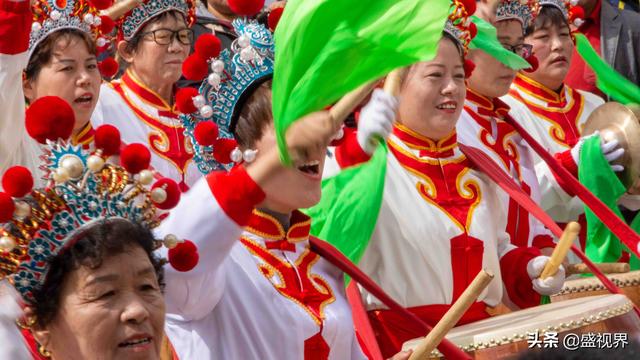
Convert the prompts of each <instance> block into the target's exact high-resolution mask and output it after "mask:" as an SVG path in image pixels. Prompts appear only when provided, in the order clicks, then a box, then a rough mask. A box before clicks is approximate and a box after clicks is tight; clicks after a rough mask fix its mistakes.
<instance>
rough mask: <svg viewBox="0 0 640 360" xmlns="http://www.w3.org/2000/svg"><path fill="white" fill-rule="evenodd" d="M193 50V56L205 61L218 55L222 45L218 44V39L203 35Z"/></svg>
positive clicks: (213, 36) (211, 35) (210, 35)
mask: <svg viewBox="0 0 640 360" xmlns="http://www.w3.org/2000/svg"><path fill="white" fill-rule="evenodd" d="M194 49H195V54H196V55H198V56H199V57H200V58H201V59H203V60H205V61H206V60H209V59H211V58H215V57H218V56H219V55H220V50H221V49H222V43H221V42H220V39H218V38H217V37H216V36H215V35H213V34H203V35H200V37H199V38H198V40H197V41H196V43H195V45H194Z"/></svg>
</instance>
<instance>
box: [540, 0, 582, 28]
mask: <svg viewBox="0 0 640 360" xmlns="http://www.w3.org/2000/svg"><path fill="white" fill-rule="evenodd" d="M539 5H540V7H542V6H553V7H555V8H556V9H558V10H560V11H561V12H562V15H564V17H565V19H567V21H569V22H570V23H571V24H573V25H575V26H578V27H579V26H580V25H582V24H583V23H584V16H585V14H584V9H583V8H582V6H580V5H578V0H540V1H539Z"/></svg>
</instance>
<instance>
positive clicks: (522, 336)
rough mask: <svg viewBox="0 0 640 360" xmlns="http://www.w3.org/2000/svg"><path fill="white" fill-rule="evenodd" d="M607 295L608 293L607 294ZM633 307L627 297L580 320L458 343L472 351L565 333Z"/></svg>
mask: <svg viewBox="0 0 640 360" xmlns="http://www.w3.org/2000/svg"><path fill="white" fill-rule="evenodd" d="M605 296H606V295H605ZM632 309H633V303H632V302H631V300H629V298H626V301H625V303H624V304H620V305H616V306H612V307H611V308H609V309H607V310H604V311H601V312H599V313H598V314H597V315H585V316H583V317H581V318H580V319H578V320H571V321H569V322H565V323H560V324H558V325H550V326H547V327H544V328H541V329H532V330H531V331H527V332H526V333H514V334H513V335H512V336H502V337H501V338H499V339H497V338H491V339H489V340H487V341H479V342H472V343H469V344H465V345H457V344H456V345H457V346H458V348H460V349H461V350H462V351H465V352H471V351H476V350H483V349H489V348H493V347H496V346H502V345H507V344H512V343H515V342H519V341H524V340H526V339H527V338H528V334H530V333H534V332H537V333H538V335H542V334H543V333H545V332H557V333H563V332H567V331H570V330H574V329H577V328H580V327H583V326H585V325H590V324H594V323H597V322H600V321H604V320H607V319H611V318H614V317H616V316H621V315H624V314H626V313H628V312H630V311H631V310H632ZM430 356H431V357H443V354H442V353H441V352H439V351H438V349H434V350H433V351H432V352H431V355H430Z"/></svg>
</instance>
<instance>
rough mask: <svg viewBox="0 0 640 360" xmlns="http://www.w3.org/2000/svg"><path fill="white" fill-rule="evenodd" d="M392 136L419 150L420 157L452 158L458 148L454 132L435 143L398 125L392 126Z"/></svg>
mask: <svg viewBox="0 0 640 360" xmlns="http://www.w3.org/2000/svg"><path fill="white" fill-rule="evenodd" d="M393 134H394V135H395V136H397V137H398V139H400V140H402V142H403V143H405V144H406V145H407V146H408V147H409V148H411V149H414V150H420V156H421V157H424V156H428V157H431V158H436V159H438V158H447V157H451V156H453V150H454V149H455V148H456V147H457V146H458V137H457V136H456V132H455V130H454V131H453V132H451V134H449V136H447V137H445V138H444V139H440V140H438V141H437V142H436V141H433V140H431V139H429V138H428V137H426V136H423V135H420V134H418V133H417V132H415V131H413V130H411V129H409V128H408V127H406V126H404V125H402V124H399V123H396V124H395V125H394V126H393Z"/></svg>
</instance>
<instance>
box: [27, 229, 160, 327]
mask: <svg viewBox="0 0 640 360" xmlns="http://www.w3.org/2000/svg"><path fill="white" fill-rule="evenodd" d="M118 220H119V221H114V219H105V220H101V221H100V222H99V223H97V224H94V225H92V226H90V227H89V228H88V229H87V230H86V231H82V232H81V233H79V234H78V235H77V236H76V237H75V238H74V239H72V240H70V241H74V243H73V245H71V246H70V247H68V248H66V249H65V250H64V251H62V252H60V253H59V254H58V255H56V256H55V257H53V258H50V259H48V260H47V262H48V263H49V271H48V273H47V277H46V280H45V282H44V284H43V285H42V286H41V287H40V288H38V289H36V290H34V294H33V295H34V299H35V303H34V304H32V305H33V308H34V312H35V315H36V325H38V326H46V325H47V324H49V323H50V322H51V321H52V320H53V319H54V318H55V315H56V314H57V311H58V308H59V304H60V293H61V291H62V288H63V285H64V282H65V279H66V277H67V275H68V274H69V273H70V272H72V271H74V270H76V269H78V268H79V267H81V266H86V267H89V268H91V269H96V268H99V267H100V266H101V265H102V262H103V261H104V260H105V258H108V257H111V256H115V255H119V254H122V253H124V252H127V251H129V250H130V249H131V248H132V247H135V246H139V247H141V248H142V249H143V250H144V252H145V253H146V254H147V256H148V257H149V261H150V262H151V265H152V266H153V268H154V270H155V272H156V276H157V279H158V283H159V284H160V287H161V289H162V288H164V284H163V275H164V272H163V270H162V265H163V262H162V261H161V260H160V259H159V258H158V257H156V256H155V254H154V249H155V248H156V246H155V239H154V237H153V234H152V233H151V231H150V230H149V229H147V228H146V227H144V226H142V225H140V224H138V223H133V222H130V221H128V220H124V219H118Z"/></svg>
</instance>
